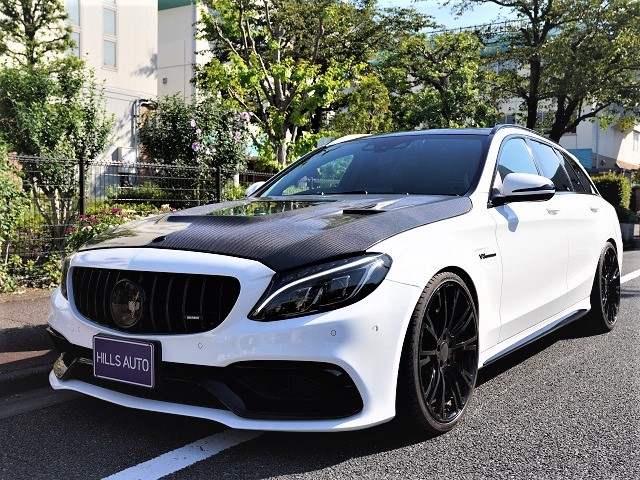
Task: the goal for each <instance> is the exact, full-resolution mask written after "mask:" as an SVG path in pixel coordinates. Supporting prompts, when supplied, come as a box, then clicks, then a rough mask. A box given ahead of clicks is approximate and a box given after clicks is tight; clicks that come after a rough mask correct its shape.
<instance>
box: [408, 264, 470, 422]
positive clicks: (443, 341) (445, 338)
mask: <svg viewBox="0 0 640 480" xmlns="http://www.w3.org/2000/svg"><path fill="white" fill-rule="evenodd" d="M477 375H478V316H477V312H476V306H475V303H474V301H473V298H472V296H471V293H470V291H469V289H468V287H467V286H466V285H465V283H464V281H463V280H462V279H461V278H460V277H459V276H458V275H456V274H454V273H450V272H444V273H440V274H438V275H436V276H435V277H433V278H432V279H431V281H430V282H429V283H428V284H427V286H426V288H425V289H424V291H423V292H422V295H421V297H420V300H419V301H418V304H417V305H416V308H415V310H414V313H413V317H412V320H411V325H410V327H409V331H408V332H407V338H406V340H405V345H404V350H403V360H402V362H401V371H400V374H399V380H398V405H397V415H398V419H399V420H400V421H402V420H403V419H404V420H406V423H407V424H408V425H410V426H418V427H420V429H422V430H423V431H424V430H426V431H428V432H432V433H444V432H447V431H449V430H451V429H452V428H453V427H454V426H455V425H456V424H457V423H458V422H459V421H460V419H461V418H462V416H463V414H464V412H465V410H466V408H467V405H468V403H469V400H470V398H471V396H472V394H473V390H474V388H475V382H476V377H477Z"/></svg>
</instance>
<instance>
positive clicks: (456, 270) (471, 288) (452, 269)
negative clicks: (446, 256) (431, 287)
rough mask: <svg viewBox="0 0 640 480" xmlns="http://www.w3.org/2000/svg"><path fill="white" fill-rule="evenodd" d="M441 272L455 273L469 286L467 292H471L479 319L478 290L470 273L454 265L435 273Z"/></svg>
mask: <svg viewBox="0 0 640 480" xmlns="http://www.w3.org/2000/svg"><path fill="white" fill-rule="evenodd" d="M443 272H451V273H455V274H456V275H458V276H459V277H460V278H461V279H462V280H463V281H464V283H465V285H466V286H467V287H468V288H469V292H471V297H472V298H473V302H474V303H475V305H476V315H477V316H478V320H480V304H479V302H478V291H477V290H476V285H475V283H474V282H473V279H472V278H471V275H469V274H468V273H467V271H466V270H464V269H463V268H461V267H455V266H449V267H445V268H442V269H440V270H439V271H438V272H437V273H436V274H435V275H438V274H440V273H443ZM435 275H434V277H435ZM431 278H433V277H431Z"/></svg>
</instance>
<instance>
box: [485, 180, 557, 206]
mask: <svg viewBox="0 0 640 480" xmlns="http://www.w3.org/2000/svg"><path fill="white" fill-rule="evenodd" d="M555 193H556V187H555V185H554V184H553V182H552V181H551V180H549V179H548V178H546V177H543V176H540V175H532V174H531V173H510V174H508V175H507V176H506V177H504V180H503V181H502V192H500V193H496V194H494V195H493V197H492V198H491V203H492V204H493V205H494V206H498V205H504V204H505V203H508V202H531V201H544V200H549V199H550V198H551V197H553V196H554V195H555Z"/></svg>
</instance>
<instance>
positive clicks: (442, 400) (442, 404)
mask: <svg viewBox="0 0 640 480" xmlns="http://www.w3.org/2000/svg"><path fill="white" fill-rule="evenodd" d="M440 376H441V377H442V392H441V394H440V419H441V420H444V419H445V415H444V408H445V405H446V399H445V393H446V392H447V384H446V382H445V381H444V378H445V376H444V372H440Z"/></svg>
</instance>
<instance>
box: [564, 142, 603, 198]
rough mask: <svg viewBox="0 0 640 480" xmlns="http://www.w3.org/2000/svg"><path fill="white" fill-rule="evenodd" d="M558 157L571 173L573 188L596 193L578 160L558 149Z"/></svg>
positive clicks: (577, 190)
mask: <svg viewBox="0 0 640 480" xmlns="http://www.w3.org/2000/svg"><path fill="white" fill-rule="evenodd" d="M556 153H557V154H558V158H560V160H561V161H562V162H563V164H564V168H565V170H566V171H567V174H568V175H569V179H570V180H571V185H572V186H573V190H574V191H575V192H577V193H595V191H594V190H593V188H592V187H591V182H590V181H589V178H588V177H587V176H586V175H585V174H584V173H583V172H582V169H581V168H580V167H578V165H577V164H576V162H575V161H574V160H573V159H572V158H571V157H570V156H569V155H566V154H565V153H563V152H560V151H556Z"/></svg>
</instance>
